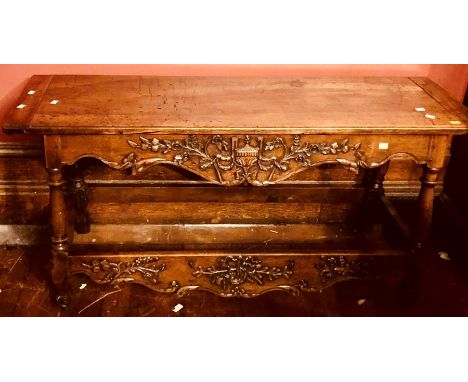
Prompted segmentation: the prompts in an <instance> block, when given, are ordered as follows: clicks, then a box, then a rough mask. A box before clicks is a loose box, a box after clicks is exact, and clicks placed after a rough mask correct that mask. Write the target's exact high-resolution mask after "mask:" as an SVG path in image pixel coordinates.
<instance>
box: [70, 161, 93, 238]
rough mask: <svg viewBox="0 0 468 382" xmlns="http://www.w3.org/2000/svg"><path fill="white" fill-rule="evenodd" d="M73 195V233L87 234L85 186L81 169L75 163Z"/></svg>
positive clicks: (88, 225) (88, 229) (88, 228)
mask: <svg viewBox="0 0 468 382" xmlns="http://www.w3.org/2000/svg"><path fill="white" fill-rule="evenodd" d="M72 184H73V193H74V199H75V231H76V232H77V233H88V232H89V231H90V223H89V214H88V211H87V210H86V208H87V206H88V195H87V191H88V190H87V186H86V183H85V181H84V178H83V173H82V171H81V168H79V166H78V164H77V163H76V164H75V165H74V168H73V180H72Z"/></svg>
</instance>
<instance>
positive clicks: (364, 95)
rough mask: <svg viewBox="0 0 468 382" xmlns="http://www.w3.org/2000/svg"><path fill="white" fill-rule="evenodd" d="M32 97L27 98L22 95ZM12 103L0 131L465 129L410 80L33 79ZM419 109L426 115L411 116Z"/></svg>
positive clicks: (435, 131)
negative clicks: (22, 106) (11, 109)
mask: <svg viewBox="0 0 468 382" xmlns="http://www.w3.org/2000/svg"><path fill="white" fill-rule="evenodd" d="M415 81H416V82H415ZM427 81H429V80H427ZM31 90H35V91H36V92H35V93H34V94H32V95H30V94H28V92H29V91H31ZM54 100H55V101H58V102H57V103H55V104H54V103H53V101H54ZM51 102H52V103H51ZM18 104H24V105H26V106H25V107H24V108H22V109H13V112H12V113H11V114H10V116H9V118H8V119H7V122H6V125H5V127H6V130H7V131H14V130H25V129H26V130H28V131H30V132H37V133H46V134H118V133H132V132H133V133H135V132H140V133H141V132H153V133H164V132H167V131H170V133H172V134H174V133H186V134H190V133H196V134H201V133H204V132H205V133H209V134H213V133H226V132H228V131H232V129H236V131H237V132H241V131H242V130H248V131H249V132H250V133H280V132H285V131H286V130H287V132H288V133H290V134H299V133H313V134H327V133H330V132H331V131H332V132H333V133H334V134H336V133H346V134H359V133H366V132H369V130H372V131H373V132H374V133H375V132H380V133H382V132H387V133H402V134H408V133H411V134H418V133H419V134H424V133H427V132H428V131H430V132H431V133H449V132H450V133H455V134H456V133H462V132H463V131H465V130H466V122H465V121H464V120H463V119H462V120H460V117H459V115H457V113H455V112H454V111H453V110H449V109H447V108H445V107H444V106H443V105H442V104H441V103H439V102H438V101H437V100H436V99H434V98H433V97H432V96H431V95H430V94H428V93H427V92H426V91H424V90H423V88H421V87H420V86H419V85H418V83H417V79H415V80H413V79H410V78H402V77H377V78H375V77H364V78H340V77H336V78H242V77H240V78H239V77H236V78H223V77H146V76H70V75H61V76H33V77H32V78H31V80H30V82H29V83H28V85H27V86H26V88H25V90H24V92H23V95H22V96H21V98H20V100H19V101H18ZM418 107H423V108H424V109H425V112H418V111H416V110H415V108H418ZM425 114H431V115H433V116H435V119H430V118H426V117H425ZM451 121H459V122H460V123H459V124H453V123H452V122H451ZM77 127H79V128H77ZM337 129H338V130H337Z"/></svg>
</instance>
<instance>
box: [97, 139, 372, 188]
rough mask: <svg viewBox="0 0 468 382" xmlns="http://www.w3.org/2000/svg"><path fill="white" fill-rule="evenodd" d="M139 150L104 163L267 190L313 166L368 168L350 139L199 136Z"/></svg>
mask: <svg viewBox="0 0 468 382" xmlns="http://www.w3.org/2000/svg"><path fill="white" fill-rule="evenodd" d="M128 145H129V146H131V147H132V148H134V149H135V150H138V151H141V152H142V154H143V152H146V153H149V154H150V155H147V154H145V155H139V154H137V152H135V151H132V152H130V153H128V154H127V155H125V156H124V158H122V160H121V161H120V162H109V161H104V162H105V163H106V164H107V165H109V166H110V167H112V168H115V169H119V170H123V169H131V170H132V173H133V174H138V173H140V172H143V171H145V170H146V169H147V168H148V167H150V166H153V165H155V164H172V165H176V166H179V167H182V168H184V169H186V170H189V171H191V172H194V173H196V174H197V175H199V176H201V177H203V178H205V179H207V180H209V181H211V182H213V183H216V184H221V185H226V186H233V185H239V184H251V185H254V186H266V185H270V184H275V183H278V182H281V181H283V180H285V179H287V178H289V177H290V176H292V175H294V174H296V173H298V172H301V171H304V170H305V169H307V168H311V167H315V166H318V165H321V164H326V163H328V164H330V163H336V164H340V165H342V166H344V167H346V168H348V169H349V170H350V171H353V172H357V171H358V169H359V167H367V164H366V162H365V156H364V154H363V153H362V152H361V151H360V150H359V148H360V143H353V144H351V143H350V142H349V140H348V139H344V140H341V141H333V142H311V141H306V142H302V141H301V137H300V136H298V135H296V136H293V137H273V136H256V135H245V136H222V135H213V136H200V137H199V136H197V135H190V136H187V137H185V138H181V139H160V138H156V137H144V136H140V137H139V139H138V140H137V141H134V140H128Z"/></svg>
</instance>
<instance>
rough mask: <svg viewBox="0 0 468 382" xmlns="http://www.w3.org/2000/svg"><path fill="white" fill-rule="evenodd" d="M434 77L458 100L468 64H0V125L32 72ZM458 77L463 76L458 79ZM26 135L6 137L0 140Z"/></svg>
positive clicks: (462, 92) (463, 87)
mask: <svg viewBox="0 0 468 382" xmlns="http://www.w3.org/2000/svg"><path fill="white" fill-rule="evenodd" d="M431 73H432V74H433V76H434V79H435V81H436V82H438V83H440V84H441V85H442V86H444V87H445V88H446V89H447V90H449V91H450V92H451V94H452V96H454V97H455V98H456V99H458V100H461V99H462V98H463V95H464V89H465V88H466V82H467V81H468V65H427V64H424V65H189V64H188V65H0V126H1V125H3V121H4V118H5V114H6V113H7V112H8V110H9V109H10V108H11V107H13V106H14V104H15V103H16V100H17V98H18V96H19V94H20V92H21V90H22V89H23V87H24V86H25V84H26V81H27V80H28V78H29V77H30V76H32V75H33V74H114V75H119V74H134V75H160V76H169V75H172V76H178V75H180V76H182V75H191V76H430V75H431ZM459 76H464V78H463V79H460V77H459ZM24 139H30V138H28V137H18V136H6V135H5V134H4V133H3V132H0V141H3V142H5V141H18V140H24Z"/></svg>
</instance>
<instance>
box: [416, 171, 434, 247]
mask: <svg viewBox="0 0 468 382" xmlns="http://www.w3.org/2000/svg"><path fill="white" fill-rule="evenodd" d="M440 170H441V169H440V168H435V167H429V166H427V165H426V166H424V173H423V176H422V177H421V190H420V192H419V197H418V207H417V215H416V222H415V223H416V224H415V230H414V239H413V240H414V247H415V248H416V249H418V248H421V247H422V246H423V244H424V242H425V241H426V240H427V238H428V236H429V231H430V228H431V222H432V210H433V205H434V187H435V185H436V183H437V178H438V176H439V172H440Z"/></svg>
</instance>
